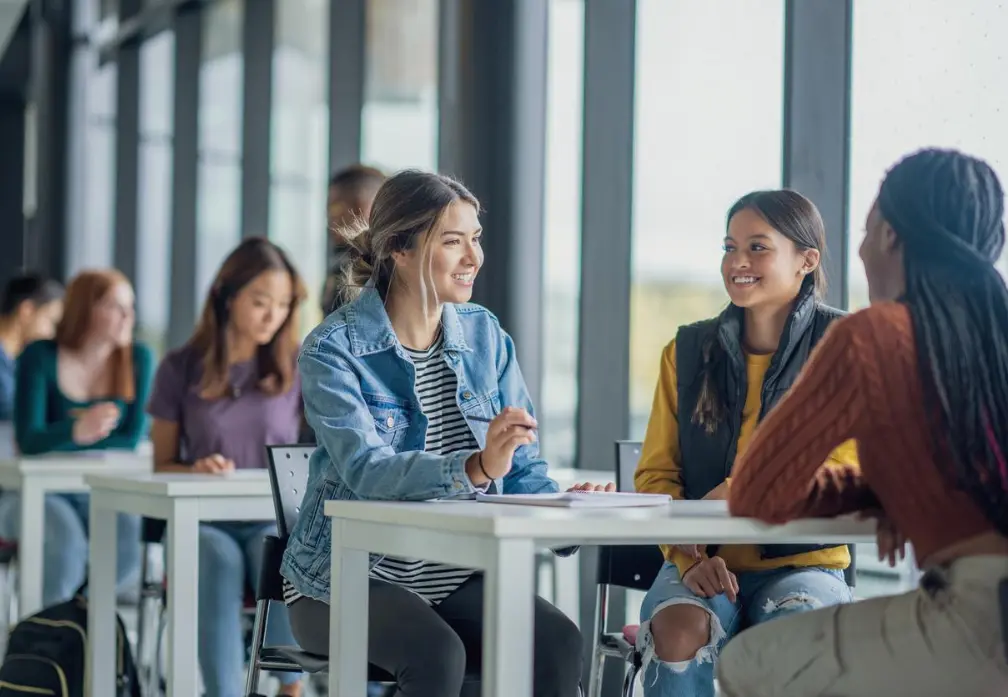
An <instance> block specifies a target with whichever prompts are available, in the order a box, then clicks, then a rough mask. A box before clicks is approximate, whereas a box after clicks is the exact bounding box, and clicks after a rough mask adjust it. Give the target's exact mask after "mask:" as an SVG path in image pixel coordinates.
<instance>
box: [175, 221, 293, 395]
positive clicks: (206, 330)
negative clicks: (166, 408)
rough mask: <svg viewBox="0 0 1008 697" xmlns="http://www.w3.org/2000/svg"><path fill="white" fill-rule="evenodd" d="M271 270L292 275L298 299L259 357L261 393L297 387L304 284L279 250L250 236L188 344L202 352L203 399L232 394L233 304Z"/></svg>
mask: <svg viewBox="0 0 1008 697" xmlns="http://www.w3.org/2000/svg"><path fill="white" fill-rule="evenodd" d="M265 271H286V272H287V273H288V274H289V275H290V279H291V286H292V287H293V289H294V296H293V298H292V299H291V307H290V313H289V314H288V315H287V319H285V320H284V322H283V324H281V325H280V329H278V330H277V332H276V334H274V335H273V338H272V339H270V342H269V343H268V344H265V345H263V346H260V347H259V348H258V349H257V352H256V358H257V364H258V370H259V389H261V390H262V391H263V392H265V393H266V394H281V393H284V392H286V391H287V390H289V389H290V388H291V385H292V384H293V383H294V369H295V359H296V355H297V350H298V345H299V342H298V337H297V335H296V333H295V332H296V331H297V326H298V306H299V305H300V304H301V301H302V300H304V297H305V288H304V284H303V283H302V282H301V277H300V276H299V275H298V272H297V269H295V268H294V265H293V264H292V263H291V262H290V260H289V259H288V258H287V255H286V254H284V252H283V250H282V249H280V248H279V247H277V246H276V245H275V244H273V243H272V242H270V241H269V240H267V239H266V238H264V237H250V238H248V239H246V240H244V241H242V243H241V244H239V245H238V246H237V247H235V248H234V250H233V251H232V252H231V253H230V254H228V256H227V258H226V259H225V260H224V263H223V264H221V267H220V270H219V271H218V272H217V277H216V278H215V279H214V282H213V285H212V286H211V287H210V294H209V295H208V296H207V300H206V304H204V305H203V314H202V315H200V320H199V324H197V325H196V331H195V332H193V335H192V337H191V338H190V339H189V342H188V345H189V346H192V347H194V348H196V349H197V351H199V352H200V354H201V356H202V359H203V363H202V368H203V377H202V378H201V380H200V385H199V391H200V395H201V396H202V397H204V398H205V399H220V398H221V397H224V396H226V395H227V394H228V390H229V389H230V384H229V383H228V371H229V369H228V355H227V328H228V322H229V320H230V317H231V310H230V303H231V300H232V299H233V298H234V297H235V295H237V294H238V292H239V291H241V289H242V288H244V287H245V286H247V285H248V284H249V283H250V282H251V281H252V280H253V279H254V278H255V277H256V276H258V275H259V274H261V273H263V272H265Z"/></svg>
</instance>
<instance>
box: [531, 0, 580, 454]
mask: <svg viewBox="0 0 1008 697" xmlns="http://www.w3.org/2000/svg"><path fill="white" fill-rule="evenodd" d="M548 41H549V53H548V59H547V60H548V63H547V76H546V80H547V87H546V90H547V91H546V207H545V218H546V223H545V231H546V232H545V240H544V244H545V253H544V255H543V256H544V259H543V291H544V293H545V300H546V306H545V308H544V312H545V316H546V317H548V318H549V321H548V322H546V323H545V324H544V325H543V328H544V330H545V331H544V332H543V340H544V344H543V359H544V369H543V378H542V389H541V390H540V394H541V397H540V401H539V404H538V408H539V414H538V417H539V423H540V426H541V431H540V434H541V437H542V452H543V457H545V458H546V461H547V462H549V463H550V465H552V466H554V467H570V466H572V465H573V461H574V452H575V447H576V429H577V424H576V417H577V400H578V390H577V359H578V312H579V310H578V300H579V297H580V290H581V264H580V260H581V133H582V130H581V126H582V120H583V117H584V89H583V87H584V86H583V82H584V80H583V77H584V0H550V6H549V39H548Z"/></svg>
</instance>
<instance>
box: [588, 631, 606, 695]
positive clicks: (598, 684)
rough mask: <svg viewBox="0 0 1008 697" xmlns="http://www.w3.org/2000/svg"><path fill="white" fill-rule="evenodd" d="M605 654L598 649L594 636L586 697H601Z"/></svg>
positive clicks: (596, 638)
mask: <svg viewBox="0 0 1008 697" xmlns="http://www.w3.org/2000/svg"><path fill="white" fill-rule="evenodd" d="M605 659H606V656H605V654H604V653H602V651H600V650H599V646H598V636H596V637H595V647H594V650H593V651H592V664H591V670H590V671H589V673H588V697H602V675H603V669H604V668H605Z"/></svg>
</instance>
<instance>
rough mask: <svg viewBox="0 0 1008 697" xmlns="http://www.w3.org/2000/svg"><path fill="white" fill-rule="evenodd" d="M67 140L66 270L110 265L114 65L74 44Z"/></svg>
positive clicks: (113, 164) (113, 162)
mask: <svg viewBox="0 0 1008 697" xmlns="http://www.w3.org/2000/svg"><path fill="white" fill-rule="evenodd" d="M69 101H70V104H69V110H70V115H69V136H68V143H67V148H68V152H67V171H68V175H69V176H68V178H67V211H66V236H67V237H66V239H67V258H66V273H67V276H68V277H69V276H72V275H74V274H75V273H77V272H78V271H80V270H81V269H85V268H95V267H103V266H106V267H107V266H111V265H112V248H113V225H114V218H113V211H114V206H115V199H114V196H115V186H116V184H115V121H116V66H115V64H113V63H109V64H106V65H104V66H101V67H99V65H98V52H97V50H96V49H94V48H92V47H90V46H88V45H86V44H82V45H79V46H77V47H76V48H74V51H73V56H72V58H71V64H70V98H69Z"/></svg>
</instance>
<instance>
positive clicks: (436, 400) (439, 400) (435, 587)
mask: <svg viewBox="0 0 1008 697" xmlns="http://www.w3.org/2000/svg"><path fill="white" fill-rule="evenodd" d="M443 346H444V337H443V335H442V334H441V333H440V332H439V333H438V336H437V338H436V339H435V341H434V343H433V344H432V345H431V347H430V348H428V349H426V350H422V351H419V350H416V349H410V348H407V349H406V354H407V355H408V356H409V358H410V360H412V361H413V366H414V368H415V369H416V392H417V396H418V397H419V398H420V407H421V409H423V413H424V416H426V417H427V422H428V423H427V435H426V439H425V442H424V450H425V451H427V452H429V453H437V454H439V455H448V454H451V453H454V452H458V451H459V450H476V449H478V448H479V444H478V443H477V442H476V438H475V436H473V433H472V430H471V429H470V428H469V424H467V423H466V420H465V417H463V416H462V412H461V411H459V407H458V399H457V397H456V393H457V392H458V380H457V379H456V377H455V373H454V372H452V369H451V368H450V367H449V366H448V364H447V363H445V361H444V357H443V355H442V348H443ZM404 348H405V347H404ZM472 574H473V570H472V569H463V568H459V567H457V566H449V565H447V564H439V563H436V562H429V561H424V560H422V559H399V558H396V557H384V558H382V559H381V561H379V562H378V564H376V565H375V567H374V568H373V569H371V574H370V575H371V578H374V579H377V580H379V581H386V582H388V583H393V584H395V585H397V586H402V587H403V588H405V589H406V590H409V591H412V592H413V593H416V594H417V595H418V596H420V597H421V598H423V599H424V600H426V601H427V602H428V603H430V604H432V605H436V604H437V603H439V602H441V601H442V600H444V599H445V598H447V597H448V596H449V595H451V594H452V592H454V591H455V589H457V588H458V587H459V586H461V585H462V584H463V583H465V581H466V580H467V579H468V578H469V577H470V576H472ZM283 585H284V602H285V603H286V604H287V605H290V604H291V603H293V602H294V601H296V600H298V599H299V598H300V597H301V595H300V594H299V593H298V592H297V591H295V590H294V588H293V587H292V586H291V584H290V582H288V581H287V580H286V579H284V584H283Z"/></svg>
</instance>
